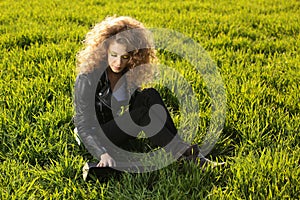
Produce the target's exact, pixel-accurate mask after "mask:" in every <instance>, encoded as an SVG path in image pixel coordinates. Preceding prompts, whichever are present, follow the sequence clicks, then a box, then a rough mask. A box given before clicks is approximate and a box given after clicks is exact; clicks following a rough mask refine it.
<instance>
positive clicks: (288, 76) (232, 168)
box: [0, 0, 300, 199]
mask: <svg viewBox="0 0 300 200" xmlns="http://www.w3.org/2000/svg"><path fill="white" fill-rule="evenodd" d="M0 8H1V14H0V51H1V52H0V60H1V62H0V70H1V71H0V105H1V106H0V135H1V146H0V149H1V151H0V160H1V164H0V174H1V176H0V198H1V199H44V198H45V199H204V198H207V199H299V197H300V185H299V183H300V167H299V165H300V147H299V141H300V138H299V132H300V112H299V111H300V101H299V99H300V92H299V91H300V88H299V82H300V48H299V47H300V15H299V12H300V2H299V1H297V0H292V1H284V0H275V1H274V0H273V1H271V0H263V1H259V0H255V1H254V0H253V1H246V0H242V1H236V2H233V1H219V0H218V1H198V0H197V1H196V0H191V1H184V2H180V1H154V2H152V1H140V0H137V1H134V2H129V1H127V2H126V1H97V0H93V1H70V0H64V1H62V0H56V1H37V0H32V1H25V0H19V1H13V2H12V1H8V0H2V1H0ZM113 14H117V15H130V16H132V17H135V18H137V19H138V20H140V21H142V22H144V24H145V25H146V26H147V27H153V28H168V29H172V30H175V31H178V32H181V33H183V34H184V35H186V36H188V37H190V38H192V39H193V40H195V41H197V42H198V43H199V44H200V45H201V46H203V48H204V49H205V50H206V51H207V52H208V53H209V55H210V56H211V58H212V60H214V62H215V63H216V65H217V67H218V70H219V72H220V74H221V76H222V79H223V82H224V84H225V87H226V95H227V113H226V121H225V125H224V129H223V132H222V134H221V137H220V139H219V141H218V142H217V144H216V145H215V148H214V149H213V150H212V152H211V154H210V157H211V158H212V159H214V160H216V159H219V160H225V161H227V165H226V166H225V167H224V168H220V169H210V168H209V169H207V170H206V171H205V172H201V170H199V169H198V168H197V166H195V165H193V164H185V165H183V166H179V165H178V164H176V163H174V164H172V165H170V166H168V167H166V168H164V169H161V170H159V171H155V172H151V173H147V174H123V175H122V176H121V177H119V178H112V179H111V180H109V181H107V182H105V183H100V182H88V183H86V182H84V181H83V179H82V177H81V168H82V166H83V165H84V162H86V161H87V160H88V159H90V156H89V155H88V153H87V152H86V151H85V150H84V149H83V148H81V147H78V145H77V144H76V141H75V140H74V138H73V134H72V129H73V128H74V125H73V123H72V116H73V114H74V108H73V86H74V81H75V77H76V74H75V56H76V53H77V52H78V51H79V50H80V49H81V48H82V44H81V41H82V40H83V39H84V36H85V34H86V33H87V31H88V30H89V28H90V27H91V26H92V25H93V24H95V23H97V22H99V21H101V20H102V19H103V18H104V17H105V16H107V15H113ZM159 57H160V58H161V60H162V63H164V64H166V65H168V66H172V67H173V68H174V69H175V70H176V71H178V72H179V73H180V74H181V75H182V76H183V77H184V78H185V79H186V80H188V81H189V83H190V85H191V86H192V88H193V90H194V92H195V96H196V97H197V98H198V101H199V109H200V111H199V116H200V119H199V132H198V134H199V135H198V137H197V138H196V141H197V142H198V141H199V142H200V141H201V134H202V133H203V132H205V130H207V128H208V126H209V121H210V114H211V111H210V105H211V102H210V96H209V93H208V91H207V89H206V83H205V82H204V81H203V80H202V79H201V76H200V75H199V74H198V73H197V72H196V71H195V70H194V69H193V66H191V65H190V64H189V63H187V62H185V61H184V60H181V59H177V58H176V56H175V57H174V56H173V55H170V54H168V53H167V52H163V51H162V52H160V54H159ZM166 94H167V92H166V91H163V90H162V95H163V96H165V98H166V102H167V104H169V105H172V104H174V103H173V102H172V101H170V100H169V101H168V99H167V97H166ZM170 109H171V108H170ZM173 117H174V119H175V122H176V123H179V121H180V119H179V118H180V117H179V113H176V112H173ZM184 123H187V122H184Z"/></svg>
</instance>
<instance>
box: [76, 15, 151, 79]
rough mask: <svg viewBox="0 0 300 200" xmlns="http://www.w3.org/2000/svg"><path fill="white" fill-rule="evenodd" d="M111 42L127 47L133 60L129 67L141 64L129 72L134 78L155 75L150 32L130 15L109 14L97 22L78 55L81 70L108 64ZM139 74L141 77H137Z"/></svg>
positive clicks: (128, 68)
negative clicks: (109, 15)
mask: <svg viewBox="0 0 300 200" xmlns="http://www.w3.org/2000/svg"><path fill="white" fill-rule="evenodd" d="M112 41H116V42H118V43H122V44H124V45H125V46H126V47H127V50H128V53H129V55H130V60H129V62H128V64H127V69H126V70H128V71H130V70H131V69H134V68H136V67H137V66H142V67H141V68H140V67H139V69H138V70H135V73H132V74H130V73H128V75H127V76H128V77H129V78H131V79H136V80H135V81H137V82H139V81H138V80H137V79H141V80H142V79H143V80H144V81H145V79H148V78H150V77H151V75H152V74H153V69H154V68H153V66H152V65H151V64H150V63H155V62H156V60H157V58H156V54H155V49H154V45H153V41H152V38H151V37H150V34H149V31H147V29H146V28H145V27H144V25H143V24H142V23H141V22H139V21H137V20H136V19H133V18H131V17H128V16H121V17H116V16H113V17H106V18H105V19H104V20H103V21H102V22H100V23H98V24H96V25H95V26H94V27H93V28H92V29H91V30H90V31H89V32H88V33H87V35H86V38H85V40H84V41H83V43H84V45H85V47H84V48H83V50H81V51H80V52H79V53H78V54H77V71H78V73H89V72H92V71H93V70H94V69H95V68H98V67H108V63H107V49H108V47H109V44H110V43H111V42H112ZM137 74H138V77H137Z"/></svg>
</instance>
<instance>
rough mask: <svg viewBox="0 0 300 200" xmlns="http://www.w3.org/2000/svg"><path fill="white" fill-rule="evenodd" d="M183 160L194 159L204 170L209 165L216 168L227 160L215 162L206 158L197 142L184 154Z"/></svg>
mask: <svg viewBox="0 0 300 200" xmlns="http://www.w3.org/2000/svg"><path fill="white" fill-rule="evenodd" d="M180 159H181V160H182V159H183V160H186V161H192V162H194V163H195V164H197V165H199V166H200V168H202V170H203V171H204V170H205V169H206V168H207V167H208V166H211V167H212V168H215V167H217V166H221V165H224V164H225V162H213V161H211V160H209V159H207V158H205V157H204V156H203V155H202V154H201V153H200V148H199V146H198V145H197V144H194V145H191V146H190V147H189V148H188V149H187V150H186V151H185V152H184V153H183V154H182V157H181V158H180Z"/></svg>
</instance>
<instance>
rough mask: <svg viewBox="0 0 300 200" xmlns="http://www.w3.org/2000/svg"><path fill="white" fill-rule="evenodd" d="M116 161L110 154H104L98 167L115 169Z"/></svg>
mask: <svg viewBox="0 0 300 200" xmlns="http://www.w3.org/2000/svg"><path fill="white" fill-rule="evenodd" d="M115 166H116V161H115V160H114V159H113V158H112V157H111V156H110V155H109V154H108V153H104V154H102V155H101V157H100V161H99V163H98V164H97V167H115Z"/></svg>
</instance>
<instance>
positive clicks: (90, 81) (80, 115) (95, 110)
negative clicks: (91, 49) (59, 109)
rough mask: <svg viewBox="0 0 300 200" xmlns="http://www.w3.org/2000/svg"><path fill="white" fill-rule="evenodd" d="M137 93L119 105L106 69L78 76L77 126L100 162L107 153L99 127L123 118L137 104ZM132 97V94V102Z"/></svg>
mask: <svg viewBox="0 0 300 200" xmlns="http://www.w3.org/2000/svg"><path fill="white" fill-rule="evenodd" d="M99 77H100V79H99ZM136 92H137V91H136ZM136 92H134V94H133V95H132V96H131V98H130V102H129V100H128V99H127V100H125V101H122V102H119V101H117V100H116V99H115V98H114V96H113V95H112V91H111V88H110V82H109V79H108V76H107V73H106V71H103V69H95V70H94V71H93V72H91V73H86V74H79V75H78V76H77V78H76V82H75V99H74V103H75V112H76V114H75V116H74V123H75V126H76V128H77V131H78V135H79V137H80V139H81V141H82V142H83V144H84V145H85V147H86V148H87V150H88V151H89V152H90V153H91V154H92V155H93V156H94V157H95V158H96V159H99V158H100V155H101V154H103V153H105V152H106V149H105V148H104V147H103V144H101V141H102V139H101V135H102V134H103V133H102V132H101V128H100V126H99V125H101V124H103V123H106V122H108V121H110V120H112V119H113V116H114V115H119V114H120V111H122V110H123V109H122V107H124V106H128V103H129V104H130V103H131V102H132V101H133V100H134V96H135V95H136ZM129 96H130V95H129V93H128V98H129ZM112 102H113V106H112ZM112 107H113V108H114V109H113V108H112Z"/></svg>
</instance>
